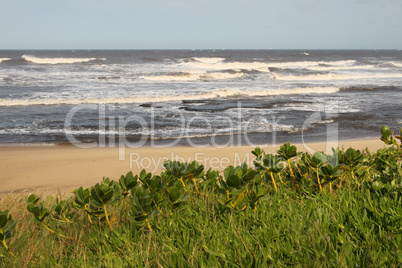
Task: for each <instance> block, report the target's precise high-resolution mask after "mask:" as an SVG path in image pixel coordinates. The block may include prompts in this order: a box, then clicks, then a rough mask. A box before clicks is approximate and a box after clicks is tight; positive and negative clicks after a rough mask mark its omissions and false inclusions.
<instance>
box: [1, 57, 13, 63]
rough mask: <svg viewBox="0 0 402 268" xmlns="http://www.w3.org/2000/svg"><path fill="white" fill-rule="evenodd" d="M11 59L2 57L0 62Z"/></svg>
mask: <svg viewBox="0 0 402 268" xmlns="http://www.w3.org/2000/svg"><path fill="white" fill-rule="evenodd" d="M8 60H11V59H10V58H0V63H2V62H3V61H8Z"/></svg>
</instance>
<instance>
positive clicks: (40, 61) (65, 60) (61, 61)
mask: <svg viewBox="0 0 402 268" xmlns="http://www.w3.org/2000/svg"><path fill="white" fill-rule="evenodd" d="M21 58H22V59H24V60H26V61H30V62H33V63H38V64H71V63H81V62H88V61H92V60H96V59H97V58H37V57H34V56H30V55H23V56H21Z"/></svg>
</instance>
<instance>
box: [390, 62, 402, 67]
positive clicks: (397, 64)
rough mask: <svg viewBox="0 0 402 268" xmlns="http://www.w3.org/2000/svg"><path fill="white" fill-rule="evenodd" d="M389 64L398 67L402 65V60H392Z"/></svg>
mask: <svg viewBox="0 0 402 268" xmlns="http://www.w3.org/2000/svg"><path fill="white" fill-rule="evenodd" d="M389 64H391V65H394V66H396V67H402V62H393V61H391V62H389Z"/></svg>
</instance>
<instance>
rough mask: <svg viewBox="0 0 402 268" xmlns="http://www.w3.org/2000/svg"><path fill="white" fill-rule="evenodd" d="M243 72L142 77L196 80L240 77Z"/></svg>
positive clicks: (167, 79)
mask: <svg viewBox="0 0 402 268" xmlns="http://www.w3.org/2000/svg"><path fill="white" fill-rule="evenodd" d="M243 75H244V74H243V73H206V72H201V73H200V72H199V73H196V72H194V71H192V72H189V73H183V74H174V75H157V76H143V77H142V78H143V79H145V80H150V81H195V80H226V79H233V78H240V77H242V76H243Z"/></svg>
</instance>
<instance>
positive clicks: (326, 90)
mask: <svg viewBox="0 0 402 268" xmlns="http://www.w3.org/2000/svg"><path fill="white" fill-rule="evenodd" d="M338 91H339V88H337V87H311V88H291V89H275V90H266V91H242V90H237V89H224V90H215V91H208V92H204V93H200V94H194V95H177V96H160V97H151V96H150V97H127V98H88V99H31V100H6V99H0V106H29V105H60V104H65V105H77V104H85V103H91V104H94V103H96V104H98V103H104V104H114V103H119V104H130V103H152V102H171V101H184V100H204V99H224V98H233V97H245V98H247V97H258V96H275V95H298V94H331V93H336V92H338Z"/></svg>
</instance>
